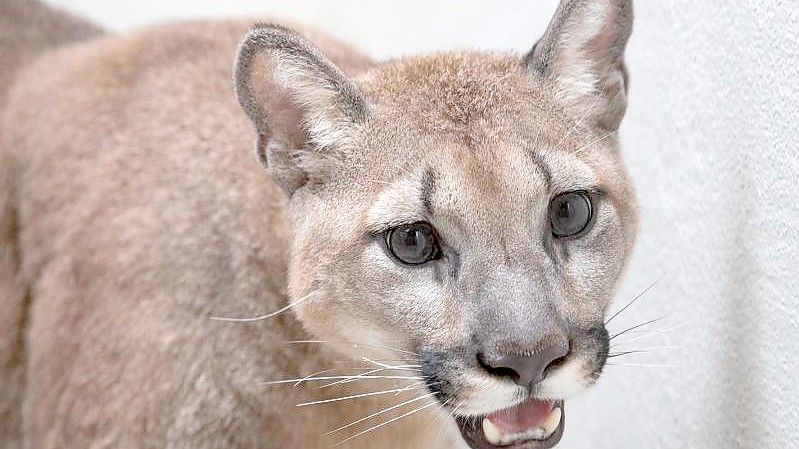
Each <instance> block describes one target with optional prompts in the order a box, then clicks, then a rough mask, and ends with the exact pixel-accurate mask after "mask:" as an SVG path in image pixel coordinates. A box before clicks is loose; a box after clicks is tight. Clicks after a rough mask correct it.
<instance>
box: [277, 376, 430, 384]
mask: <svg viewBox="0 0 799 449" xmlns="http://www.w3.org/2000/svg"><path fill="white" fill-rule="evenodd" d="M353 377H356V376H323V377H301V378H299V379H284V380H272V381H269V382H262V383H261V385H280V384H290V383H294V382H297V383H302V382H309V381H319V380H334V379H352V378H353ZM359 379H413V380H419V379H421V377H419V376H362V377H359Z"/></svg>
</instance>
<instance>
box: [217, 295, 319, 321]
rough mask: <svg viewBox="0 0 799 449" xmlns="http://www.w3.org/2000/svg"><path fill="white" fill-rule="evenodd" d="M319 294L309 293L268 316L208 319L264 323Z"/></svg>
mask: <svg viewBox="0 0 799 449" xmlns="http://www.w3.org/2000/svg"><path fill="white" fill-rule="evenodd" d="M317 293H319V292H318V291H314V292H311V293H308V294H307V295H305V296H303V297H302V298H300V299H298V300H296V301H294V302H291V303H289V305H287V306H286V307H283V308H282V309H279V310H276V311H274V312H272V313H267V314H266V315H261V316H257V317H253V318H227V317H220V316H212V317H209V318H208V319H210V320H213V321H227V322H232V323H251V322H254V321H263V320H265V319H268V318H272V317H273V316H277V315H280V314H281V313H283V312H285V311H287V310H289V309H291V308H292V307H296V306H297V305H299V304H301V303H303V302H305V301H307V300H309V299H310V298H311V297H313V295H315V294H317Z"/></svg>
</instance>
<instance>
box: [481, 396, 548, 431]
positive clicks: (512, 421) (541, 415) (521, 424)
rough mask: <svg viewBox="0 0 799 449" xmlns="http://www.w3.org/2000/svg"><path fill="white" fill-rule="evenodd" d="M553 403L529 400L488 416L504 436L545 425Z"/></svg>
mask: <svg viewBox="0 0 799 449" xmlns="http://www.w3.org/2000/svg"><path fill="white" fill-rule="evenodd" d="M553 404H554V403H553V402H552V401H537V400H535V399H528V400H526V401H524V402H522V403H521V404H518V405H515V406H513V407H511V408H506V409H504V410H500V411H498V412H494V413H491V414H490V415H487V416H486V418H488V419H489V420H490V421H491V423H492V424H494V425H495V426H496V427H497V428H498V429H499V431H500V432H502V434H503V435H509V434H513V433H520V432H524V431H526V430H528V429H532V428H534V427H538V426H540V425H541V424H543V423H544V421H545V420H546V419H547V416H549V413H550V412H551V411H552V407H553Z"/></svg>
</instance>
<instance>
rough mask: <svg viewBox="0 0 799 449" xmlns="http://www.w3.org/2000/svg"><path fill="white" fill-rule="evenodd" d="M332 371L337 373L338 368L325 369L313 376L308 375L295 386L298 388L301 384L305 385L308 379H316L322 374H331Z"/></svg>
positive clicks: (312, 374)
mask: <svg viewBox="0 0 799 449" xmlns="http://www.w3.org/2000/svg"><path fill="white" fill-rule="evenodd" d="M331 371H336V368H330V369H323V370H322V371H317V372H315V373H311V374H309V375H307V376H305V377H303V378H302V379H300V380H298V381H297V383H295V384H294V386H295V387H296V386H297V385H299V384H301V383H303V382H304V381H306V380H308V379H311V378H313V377H316V376H318V375H320V374H324V373H329V372H331Z"/></svg>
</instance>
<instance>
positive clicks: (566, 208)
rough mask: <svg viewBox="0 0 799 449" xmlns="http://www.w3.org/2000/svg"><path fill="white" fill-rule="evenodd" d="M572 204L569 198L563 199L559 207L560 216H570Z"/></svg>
mask: <svg viewBox="0 0 799 449" xmlns="http://www.w3.org/2000/svg"><path fill="white" fill-rule="evenodd" d="M572 207H573V206H572V205H571V203H570V202H569V200H568V199H565V198H564V199H563V201H562V202H561V203H560V207H559V208H558V218H569V217H570V216H571V215H572Z"/></svg>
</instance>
